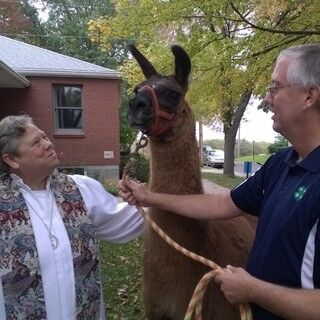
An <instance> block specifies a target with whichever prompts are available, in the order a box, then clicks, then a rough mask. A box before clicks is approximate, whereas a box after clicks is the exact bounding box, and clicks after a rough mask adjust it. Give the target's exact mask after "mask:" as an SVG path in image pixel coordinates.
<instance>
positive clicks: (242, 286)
mask: <svg viewBox="0 0 320 320" xmlns="http://www.w3.org/2000/svg"><path fill="white" fill-rule="evenodd" d="M214 281H215V282H216V283H218V284H220V287H221V290H222V292H223V293H224V295H225V297H226V298H227V300H228V301H229V302H230V303H236V304H239V303H247V302H250V301H251V297H250V292H251V288H252V286H253V285H254V283H255V278H254V277H253V276H251V275H250V274H249V273H248V272H247V271H245V270H244V269H242V268H235V267H232V266H227V267H226V268H225V269H222V270H220V271H219V274H218V276H216V278H215V279H214Z"/></svg>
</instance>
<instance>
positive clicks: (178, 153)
mask: <svg viewBox="0 0 320 320" xmlns="http://www.w3.org/2000/svg"><path fill="white" fill-rule="evenodd" d="M185 125H186V124H185ZM150 150H151V163H150V169H151V170H150V189H151V190H153V191H156V192H163V193H175V194H192V193H202V192H203V189H202V183H201V171H200V159H199V150H198V145H197V141H196V136H195V123H194V122H193V123H192V124H191V126H189V127H188V126H186V127H185V129H184V131H183V134H182V135H181V136H180V137H179V139H178V140H176V141H171V142H162V141H157V140H153V139H151V141H150Z"/></svg>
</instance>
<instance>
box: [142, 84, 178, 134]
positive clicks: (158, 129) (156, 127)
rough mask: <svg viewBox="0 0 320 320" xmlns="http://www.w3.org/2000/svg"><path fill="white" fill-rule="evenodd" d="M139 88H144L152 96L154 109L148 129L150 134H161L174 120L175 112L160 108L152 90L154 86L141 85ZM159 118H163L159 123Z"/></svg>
mask: <svg viewBox="0 0 320 320" xmlns="http://www.w3.org/2000/svg"><path fill="white" fill-rule="evenodd" d="M141 89H145V90H147V91H148V92H150V94H151V98H152V108H153V110H154V115H155V116H154V121H153V122H152V124H151V126H150V130H149V135H150V136H155V135H158V134H161V133H163V132H165V131H167V130H168V129H170V128H171V127H172V126H173V124H174V122H175V116H176V114H175V113H169V112H166V111H163V110H161V109H160V105H159V102H158V98H157V95H156V93H155V91H154V88H153V87H151V86H143V87H142V88H141ZM160 118H162V119H163V120H164V122H163V121H162V122H161V124H160Z"/></svg>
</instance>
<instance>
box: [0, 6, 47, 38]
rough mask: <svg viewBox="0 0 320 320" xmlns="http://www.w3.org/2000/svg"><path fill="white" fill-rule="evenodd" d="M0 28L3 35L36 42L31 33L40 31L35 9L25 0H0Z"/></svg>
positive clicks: (39, 32)
mask: <svg viewBox="0 0 320 320" xmlns="http://www.w3.org/2000/svg"><path fill="white" fill-rule="evenodd" d="M0 30H1V31H0V32H1V34H2V35H4V36H8V37H11V38H15V39H20V40H25V39H28V41H27V42H29V43H37V39H34V38H33V35H34V34H35V33H37V34H41V32H42V30H41V24H40V21H39V19H38V15H37V10H36V9H35V8H34V7H33V6H32V5H30V4H29V3H28V1H26V0H24V1H1V2H0Z"/></svg>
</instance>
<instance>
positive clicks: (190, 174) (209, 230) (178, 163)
mask: <svg viewBox="0 0 320 320" xmlns="http://www.w3.org/2000/svg"><path fill="white" fill-rule="evenodd" d="M130 51H131V53H132V54H133V56H134V57H135V59H136V60H137V61H138V63H139V65H140V67H141V69H142V71H143V74H144V76H145V77H146V80H145V81H144V82H142V83H140V84H139V85H137V86H136V88H135V96H134V97H133V98H132V99H131V100H130V102H129V110H128V120H129V122H130V124H131V125H132V126H133V127H135V128H137V129H139V130H141V131H142V132H144V133H145V134H147V135H148V136H149V145H150V152H151V159H150V161H151V163H150V169H151V172H150V190H152V191H154V192H160V193H171V194H199V193H203V187H202V182H201V171H200V161H199V150H198V146H197V141H196V135H195V118H194V114H193V112H192V110H191V108H190V106H189V105H188V103H187V102H186V101H185V100H184V99H185V94H186V92H187V89H188V77H189V73H190V70H191V62H190V58H189V56H188V54H187V53H186V52H185V51H184V49H182V48H181V47H179V46H173V47H172V52H173V55H174V57H175V74H174V75H171V76H162V75H160V74H159V73H158V72H157V71H156V70H155V68H154V67H153V66H152V64H151V63H150V62H149V61H148V60H147V59H146V58H145V57H144V56H143V55H142V54H141V53H140V52H139V51H138V49H137V48H136V47H134V46H133V45H131V46H130ZM149 213H150V216H151V218H152V219H153V220H154V221H155V222H156V223H157V224H158V225H159V226H160V227H161V228H162V229H163V230H164V231H165V232H166V233H167V234H168V235H169V236H170V237H171V238H173V239H174V240H175V241H176V242H178V243H179V244H180V245H182V246H184V247H185V248H187V249H188V250H191V251H193V252H195V253H197V254H199V255H202V256H204V257H206V258H208V259H210V260H212V261H214V262H216V263H217V264H219V265H220V266H222V267H224V266H226V265H227V264H231V265H234V266H244V265H245V263H246V260H247V256H248V252H249V250H250V248H251V244H252V240H253V236H254V228H253V227H252V226H251V225H250V224H249V223H248V221H247V220H246V218H244V217H239V218H237V219H232V220H229V221H219V222H207V221H200V220H195V219H189V218H185V217H182V216H179V215H176V214H173V213H170V212H165V211H164V210H159V209H157V208H150V209H149ZM144 243H145V251H144V272H143V278H144V279H143V280H144V302H145V308H146V314H147V317H148V319H151V320H182V319H184V315H185V312H186V310H187V307H188V303H189V301H190V299H191V296H192V293H193V291H194V289H195V287H196V285H197V283H198V281H199V280H200V278H201V277H202V276H203V275H204V274H205V273H206V272H208V271H209V268H208V267H205V266H203V265H201V264H200V263H198V262H195V261H193V260H191V259H189V258H187V257H185V256H183V255H182V254H180V253H179V252H177V251H176V250H175V249H173V248H171V247H170V246H169V245H168V244H167V243H165V242H164V241H163V240H162V239H161V238H160V237H159V236H158V235H157V234H156V233H155V232H154V231H153V230H152V229H151V227H149V226H147V230H146V232H145V239H144ZM203 319H204V320H209V319H214V320H235V319H240V315H239V310H238V308H237V307H234V306H232V305H231V304H230V303H229V302H228V301H227V300H226V299H225V298H224V296H223V295H222V293H221V291H220V289H219V287H218V286H217V285H215V284H214V283H211V284H210V286H209V288H208V289H207V292H206V295H205V299H204V302H203Z"/></svg>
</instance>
